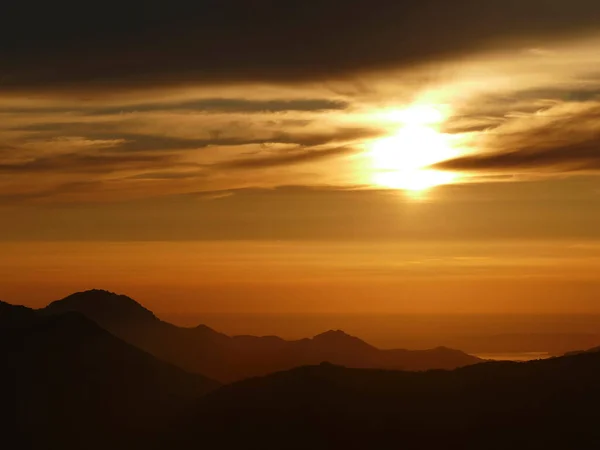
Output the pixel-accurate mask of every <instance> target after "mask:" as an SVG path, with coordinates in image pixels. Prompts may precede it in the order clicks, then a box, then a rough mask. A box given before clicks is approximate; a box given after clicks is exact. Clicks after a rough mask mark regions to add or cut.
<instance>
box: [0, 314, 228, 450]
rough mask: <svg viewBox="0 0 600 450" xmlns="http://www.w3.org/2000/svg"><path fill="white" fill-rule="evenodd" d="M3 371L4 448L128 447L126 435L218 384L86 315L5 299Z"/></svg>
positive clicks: (0, 317)
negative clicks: (43, 311) (53, 312)
mask: <svg viewBox="0 0 600 450" xmlns="http://www.w3.org/2000/svg"><path fill="white" fill-rule="evenodd" d="M11 320H12V321H11ZM0 372H1V373H2V377H1V380H2V387H3V391H4V393H5V394H4V395H3V396H2V406H1V408H2V409H1V410H2V413H3V417H4V415H6V417H7V419H8V420H9V421H8V422H7V421H3V422H2V424H3V425H6V424H7V423H12V426H7V427H6V429H4V430H2V431H3V433H0V442H6V443H7V444H10V445H8V446H2V448H7V449H8V448H11V449H12V448H52V449H53V448H57V449H58V448H82V449H83V448H94V449H96V448H98V449H106V448H116V447H115V446H117V445H119V446H120V447H118V448H131V447H130V446H129V447H128V445H127V443H128V442H129V443H131V442H139V440H140V438H141V437H142V436H145V435H147V434H148V433H150V432H153V431H154V430H155V428H156V427H157V426H163V425H164V424H165V423H166V421H168V420H170V419H171V418H172V417H173V416H174V415H177V414H180V413H181V411H183V410H184V409H185V408H187V407H188V406H189V405H190V403H191V402H192V401H193V400H194V399H197V398H199V397H200V396H201V395H203V394H205V393H206V392H208V391H209V390H211V389H214V388H216V387H217V386H218V383H217V382H215V381H212V380H210V379H208V378H205V377H203V376H201V375H195V374H189V373H186V372H184V371H183V370H181V369H179V368H177V367H175V366H173V365H170V364H167V363H164V362H162V361H160V360H158V359H156V358H155V357H154V356H152V355H150V354H148V353H146V352H144V351H142V350H139V349H137V348H136V347H133V346H132V345H130V344H127V343H125V342H123V341H122V340H120V339H118V338H117V337H115V336H113V335H112V334H110V333H108V332H107V331H105V330H103V329H102V328H100V327H99V326H98V325H97V324H96V323H94V322H93V321H91V320H90V319H88V318H86V317H85V316H83V315H82V314H79V313H66V314H63V315H59V316H52V317H39V315H37V314H36V313H35V311H33V310H27V309H26V308H23V307H13V306H10V305H7V304H0ZM13 440H14V441H16V442H15V443H13V442H11V441H13ZM17 444H19V445H20V446H19V445H17ZM53 445H55V446H53ZM107 446H109V447H107Z"/></svg>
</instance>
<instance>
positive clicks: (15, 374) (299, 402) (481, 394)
mask: <svg viewBox="0 0 600 450" xmlns="http://www.w3.org/2000/svg"><path fill="white" fill-rule="evenodd" d="M90 296H91V301H90ZM102 298H108V300H107V305H111V304H112V305H117V308H115V310H113V311H112V312H111V311H110V310H106V309H103V308H102V306H101V305H102V300H101V299H102ZM111 302H112V303H111ZM123 304H125V305H126V306H125V307H124V308H125V310H126V311H124V313H123V315H122V316H121V320H120V321H115V322H113V326H114V327H115V329H117V330H121V331H123V330H130V329H131V328H130V327H131V326H132V325H133V324H137V325H138V328H135V329H136V333H140V334H139V335H143V334H142V332H145V333H148V334H147V335H149V336H151V337H152V339H156V338H155V337H153V336H154V334H153V332H154V331H155V330H156V329H164V330H168V331H162V333H165V334H164V335H163V336H165V337H167V336H169V335H170V334H167V333H173V334H172V336H184V337H185V339H191V338H190V337H189V336H193V337H194V338H195V339H198V342H200V343H202V344H203V345H204V346H199V349H194V353H193V354H194V355H202V351H203V350H205V351H207V352H208V353H209V357H210V358H214V359H210V358H209V359H206V360H204V361H218V358H219V357H221V356H222V355H224V354H225V355H226V354H227V353H221V351H222V348H223V347H221V344H220V343H221V342H227V343H230V342H242V343H243V344H244V345H245V346H246V347H245V348H253V347H252V346H255V347H258V348H261V351H262V348H263V347H266V348H269V349H270V348H272V347H274V346H280V348H281V349H286V348H292V349H296V348H297V347H295V346H300V347H299V348H301V349H304V350H306V349H308V350H306V351H307V352H308V353H309V354H310V355H311V357H313V356H312V355H314V354H317V355H318V356H319V357H324V356H326V357H331V358H332V359H333V358H335V357H336V356H337V353H336V352H340V354H342V355H344V357H346V358H349V357H350V356H348V355H359V357H360V358H367V356H368V355H371V354H374V353H373V352H374V351H375V352H378V350H377V349H373V347H371V346H370V345H368V344H366V343H365V342H363V341H361V340H360V339H357V338H353V337H350V336H347V335H346V334H344V333H343V332H339V331H337V332H328V333H324V334H322V335H319V336H317V337H315V338H313V339H310V340H303V341H296V342H286V341H283V340H281V339H279V338H274V337H272V338H253V337H238V338H230V337H227V336H224V335H221V334H219V333H216V332H214V331H212V330H210V329H208V328H206V327H198V328H196V329H180V328H177V327H174V326H172V325H170V324H167V323H164V322H161V321H159V320H158V319H156V318H155V317H154V315H153V314H152V313H151V312H150V311H147V310H145V309H143V308H142V309H141V313H140V314H138V313H137V311H139V308H141V306H139V305H137V303H135V302H133V300H131V299H127V298H126V297H118V296H114V295H113V294H108V293H105V292H102V291H93V292H91V293H84V294H76V295H75V296H73V297H69V298H67V299H66V300H65V303H61V302H59V303H55V304H53V305H51V306H49V307H48V308H47V309H45V310H41V311H34V310H31V309H28V308H24V307H16V306H12V305H9V304H6V303H0V385H1V386H2V388H3V389H2V394H1V400H2V401H1V402H0V418H1V419H2V420H0V447H1V448H7V449H11V450H13V449H28V450H29V449H31V450H33V449H40V448H47V449H60V450H80V449H86V450H87V449H92V450H115V449H118V450H125V449H128V450H136V449H144V450H184V449H185V450H187V449H190V448H210V449H219V450H221V449H222V450H229V449H231V450H246V449H261V450H271V449H272V450H276V449H277V450H280V449H285V450H295V449H298V450H299V449H303V450H304V449H307V450H321V449H322V450H338V449H339V450H348V449H371V448H374V449H380V448H381V449H383V448H402V449H410V450H412V449H425V450H428V449H432V450H438V449H461V450H464V449H473V450H475V449H477V450H480V449H483V450H490V449H494V450H495V449H498V450H500V449H502V450H506V449H518V450H520V449H523V450H525V449H527V450H529V449H557V450H558V449H560V450H570V449H583V448H598V447H599V446H600V427H598V424H597V411H598V405H600V383H598V379H600V352H597V351H592V352H583V353H580V354H574V355H569V356H563V357H558V358H552V359H548V360H543V361H533V362H527V363H510V362H502V363H500V362H495V363H481V364H475V365H470V366H467V367H463V368H459V369H455V370H451V371H448V370H431V371H427V372H411V371H405V372H402V371H393V370H379V369H350V368H345V367H340V366H337V365H333V364H330V363H322V364H319V365H311V366H304V367H299V368H294V369H292V370H288V371H282V372H277V373H272V374H270V375H266V376H263V377H254V378H249V379H245V380H243V381H239V382H236V383H233V384H230V385H226V386H221V387H219V384H218V383H217V382H215V381H212V380H211V379H208V378H206V377H204V376H201V375H196V374H191V373H188V372H185V371H183V370H182V369H180V368H178V367H176V366H174V365H171V364H168V363H165V362H162V361H160V360H159V359H157V358H156V357H154V356H152V355H150V354H149V353H146V352H145V351H143V350H140V349H138V348H136V347H134V346H132V345H131V344H128V343H126V342H124V341H123V340H121V339H120V338H118V337H116V336H114V335H113V334H111V333H109V332H108V331H105V330H104V329H103V328H101V327H100V326H99V325H98V324H96V323H95V322H93V321H92V320H90V319H89V318H87V317H85V316H84V315H83V314H82V313H80V312H73V311H72V309H73V308H74V306H77V307H81V308H82V309H85V310H86V311H83V312H85V313H87V314H89V315H91V314H92V313H93V312H94V311H96V312H97V316H98V317H100V318H102V319H103V320H105V321H108V320H112V319H116V318H117V315H118V313H117V309H118V308H120V307H121V305H123ZM67 306H68V307H67ZM63 308H64V310H65V311H66V312H61V309H63ZM149 323H154V324H155V325H153V326H152V327H151V326H149V325H148V324H149ZM118 327H121V328H118ZM173 330H174V331H173ZM136 335H137V334H136ZM197 336H201V337H202V338H201V339H200V338H198V337H197ZM175 339H176V338H173V341H171V343H173V342H180V341H176V340H175ZM177 339H182V341H181V342H183V338H181V337H178V338H177ZM152 342H155V341H154V340H152ZM186 342H188V343H189V342H193V341H191V340H189V341H186ZM227 345H231V344H227ZM288 346H291V347H288ZM313 346H317V348H319V349H321V350H319V352H320V353H316V351H315V350H314V347H313ZM225 348H230V347H225ZM215 349H216V350H215ZM211 351H212V352H213V353H210V352H211ZM440 351H443V352H446V353H447V354H449V355H450V356H453V353H454V352H455V351H452V350H446V349H443V350H434V351H432V353H433V354H434V355H437V354H439V352H440ZM312 352H315V353H312ZM392 353H393V352H392ZM409 353H411V352H409ZM458 353H459V354H460V352H458ZM250 354H251V355H253V354H254V353H250ZM258 354H262V353H261V352H258ZM297 354H298V353H293V355H294V357H296V355H297ZM384 354H385V352H384ZM235 356H236V357H237V356H239V355H238V354H235ZM403 356H405V355H403ZM394 357H395V355H394ZM355 361H356V360H355ZM363 361H367V360H363ZM369 362H370V363H372V360H369ZM228 363H229V364H231V361H228ZM263 367H264V366H263Z"/></svg>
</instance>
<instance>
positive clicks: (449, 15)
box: [0, 0, 600, 313]
mask: <svg viewBox="0 0 600 450" xmlns="http://www.w3.org/2000/svg"><path fill="white" fill-rule="evenodd" d="M213 3H214V2H213ZM259 3H260V2H259ZM259 3H257V4H256V5H255V6H253V8H258V10H260V11H262V13H261V14H259V15H256V19H253V20H254V21H255V22H256V25H257V26H256V27H254V28H253V29H254V30H255V31H253V33H251V34H245V33H246V32H245V31H244V30H246V28H245V25H244V24H246V23H247V20H248V19H247V17H248V15H247V14H246V13H243V11H246V12H247V8H248V4H245V3H244V2H239V4H238V3H236V7H235V8H233V7H232V9H231V10H227V11H225V13H226V14H222V13H223V11H221V9H219V8H221V6H220V5H217V4H216V3H215V4H214V5H213V4H212V3H211V4H210V5H209V4H208V3H206V2H197V4H193V5H192V4H190V5H188V7H189V8H191V10H190V11H187V13H186V14H185V17H183V16H182V17H179V16H178V14H180V13H182V12H177V11H171V15H169V14H166V13H165V14H163V11H162V10H161V11H158V10H156V11H155V10H154V9H152V6H151V5H148V8H149V9H148V10H147V11H145V13H146V15H143V17H145V18H146V19H147V20H150V19H151V18H154V19H156V20H157V23H162V26H161V27H150V28H151V29H149V28H148V27H147V23H146V22H144V21H143V20H142V19H141V18H140V17H142V16H140V17H138V15H134V16H132V17H129V16H127V14H125V13H124V14H125V16H123V17H121V16H114V15H112V14H104V12H102V11H99V12H98V17H97V18H96V17H95V18H90V23H89V24H88V25H89V30H88V29H87V28H86V30H79V31H77V30H75V31H77V32H76V33H75V31H73V30H72V29H71V25H72V24H73V21H72V20H70V19H69V14H66V13H65V14H63V12H61V11H60V10H59V9H57V10H54V9H52V10H51V11H48V12H47V13H48V14H49V15H52V17H54V19H55V21H48V23H53V24H54V25H53V27H52V28H47V24H44V23H39V24H37V25H38V28H34V29H25V28H23V29H22V27H16V28H15V29H11V30H9V31H10V33H9V34H10V37H11V39H12V40H11V42H13V41H14V45H12V46H11V48H4V47H2V46H0V60H3V61H7V64H8V66H10V67H9V69H10V70H8V69H7V70H6V71H4V72H5V73H4V72H3V71H0V73H2V75H0V105H1V106H0V269H1V271H0V298H1V299H3V300H7V301H13V302H23V303H26V304H31V305H41V304H44V303H46V302H48V301H51V300H54V299H56V298H58V297H61V296H64V295H67V294H69V293H71V292H73V291H76V290H83V289H88V288H92V287H95V288H105V289H110V290H113V291H118V292H123V293H127V294H129V295H131V296H133V297H136V298H139V300H141V301H143V302H144V303H145V304H147V305H148V306H150V307H151V308H152V309H155V310H157V311H164V312H185V311H190V312H202V311H206V312H240V311H242V312H262V311H264V312H443V313H452V312H526V311H535V312H540V311H541V312H567V311H579V312H582V311H583V312H585V311H593V312H597V311H598V310H600V306H598V305H597V295H596V294H597V292H598V283H600V277H598V275H597V273H598V271H597V268H598V258H599V257H600V253H599V249H600V246H599V245H600V178H598V170H599V169H600V151H599V149H600V140H599V139H598V132H597V130H598V129H600V128H599V127H600V76H598V73H597V71H596V69H595V67H597V66H598V64H600V53H599V52H598V51H597V49H598V46H599V45H600V33H598V31H597V27H596V25H597V22H595V21H594V20H593V19H594V18H595V17H598V16H600V7H599V6H598V3H597V2H595V1H591V0H577V1H574V2H569V4H567V3H566V2H558V1H554V0H531V1H530V2H527V3H526V4H524V3H522V2H490V3H489V4H488V3H486V6H485V8H484V9H485V11H484V10H483V9H481V10H480V9H479V8H483V6H478V5H474V4H473V2H469V1H463V0H458V1H456V2H453V3H452V8H445V7H443V5H442V6H440V5H441V3H440V4H438V8H430V7H429V6H431V5H429V3H430V2H422V3H423V5H421V4H420V3H421V2H418V3H419V4H417V3H415V4H414V5H412V4H410V5H409V3H407V4H406V5H404V2H383V3H382V4H381V5H379V6H380V7H377V8H375V7H374V6H373V5H370V4H369V5H368V7H366V8H365V5H366V3H365V2H363V1H362V0H360V1H358V0H357V1H356V2H351V4H350V3H349V4H348V5H346V6H345V7H344V8H341V7H340V6H339V4H338V3H336V2H330V1H329V0H323V1H321V2H320V3H319V5H318V8H317V9H318V11H317V10H313V7H315V8H316V6H315V5H312V6H311V4H310V3H311V2H305V4H304V3H303V5H300V4H298V5H296V7H295V8H296V9H297V11H296V13H295V15H294V17H296V15H297V17H302V18H303V19H302V20H303V21H304V22H303V23H304V24H305V25H306V26H305V27H304V26H303V27H299V26H297V23H296V19H295V18H294V17H292V16H290V14H289V11H288V10H287V9H281V5H279V4H278V3H277V2H267V3H268V4H267V3H264V4H263V3H260V4H259ZM433 3H435V2H433ZM433 3H432V4H433ZM513 3H514V4H513ZM517 3H519V4H518V5H517ZM207 5H208V6H207ZM211 5H212V6H211ZM428 5H429V6H428ZM549 5H550V6H552V7H551V8H550V7H549ZM236 11H237V12H236ZM316 11H317V12H318V13H317V12H316ZM357 11H361V12H362V13H364V14H366V13H365V11H367V12H368V14H367V16H366V17H364V20H358V19H357V17H363V14H357V13H356V12H357ZM20 13H23V17H29V12H28V11H26V10H25V9H23V11H21V10H20V9H18V8H17V7H15V11H14V14H15V20H16V19H17V18H18V17H20V16H19V14H20ZM67 13H68V11H67ZM238 13H239V14H238ZM406 17H410V18H411V19H410V21H406V19H405V18H406ZM125 18H127V20H125ZM225 18H226V20H225ZM146 19H144V20H146ZM367 19H368V20H367ZM475 19H476V20H475ZM121 20H125V22H123V23H121V22H120V21H121ZM298 20H300V19H298ZM61 21H66V22H64V23H63V22H61ZM203 21H208V22H206V23H205V22H203ZM15 23H16V22H15ZM253 23H254V22H253ZM333 23H344V24H345V25H344V29H339V30H337V31H336V32H334V30H333V29H330V28H328V27H329V25H328V26H325V25H324V24H333ZM61 24H62V25H61ZM113 25H114V26H113ZM124 25H126V26H125V27H124V28H123V27H122V26H124ZM242 25H244V26H242ZM115 27H116V28H115ZM186 27H187V28H186ZM311 27H312V28H311ZM57 29H58V30H62V32H61V33H63V32H64V33H65V35H64V36H63V34H61V33H58V34H57V35H56V36H54V34H52V33H55V32H56V30H57ZM114 29H120V30H124V31H122V32H121V33H117V34H113V33H114ZM305 29H312V30H314V33H313V34H311V35H310V36H307V35H306V34H305V33H304V31H303V30H305ZM174 30H176V31H177V32H176V33H173V31H174ZM423 30H428V32H427V33H424V32H423ZM1 32H8V31H6V30H2V31H1ZM71 32H73V33H75V34H74V36H77V39H76V40H74V39H73V38H72V37H71V38H68V36H69V33H71ZM163 33H164V34H163ZM273 33H276V34H275V35H277V36H279V39H273V35H274V34H273ZM48 36H54V38H55V40H51V39H48ZM65 36H67V38H68V39H67V41H64V40H63V39H65ZM415 36H419V39H414V37H415ZM0 37H2V36H1V35H0ZM46 41H48V42H51V43H54V44H52V45H50V44H48V45H47V46H46V45H45V44H44V42H46ZM7 42H8V40H7ZM65 42H78V43H80V44H81V45H80V46H78V45H62V44H65ZM32 43H33V44H35V45H33V44H32ZM61 43H62V44H61ZM288 47H289V48H288ZM82 49H85V51H86V54H87V52H91V54H93V55H94V57H93V58H87V57H86V58H83V57H82V54H81V51H82ZM290 49H295V50H293V51H292V50H290ZM298 49H302V51H299V50H298ZM222 55H228V57H223V56H222ZM0 69H1V67H0Z"/></svg>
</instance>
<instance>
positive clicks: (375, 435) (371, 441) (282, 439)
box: [173, 353, 600, 450]
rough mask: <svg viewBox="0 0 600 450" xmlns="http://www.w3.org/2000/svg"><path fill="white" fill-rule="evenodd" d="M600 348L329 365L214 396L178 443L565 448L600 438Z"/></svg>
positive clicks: (184, 426) (180, 432)
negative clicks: (467, 362)
mask: <svg viewBox="0 0 600 450" xmlns="http://www.w3.org/2000/svg"><path fill="white" fill-rule="evenodd" d="M599 378H600V353H594V354H582V355H576V356H570V357H562V358H554V359H549V360H544V361H533V362H527V363H511V362H502V363H483V364H478V365H474V366H469V367H465V368H462V369H456V370H454V371H429V372H396V371H383V370H367V369H347V368H343V367H339V366H334V365H330V364H321V365H319V366H310V367H301V368H297V369H293V370H290V371H287V372H281V373H276V374H271V375H268V376H266V377H262V378H253V379H248V380H244V381H241V382H238V383H234V384H232V385H228V386H224V387H222V388H221V389H219V390H217V391H215V392H213V393H211V394H209V395H208V396H206V397H205V398H204V399H202V400H201V401H200V403H199V404H198V405H197V408H196V410H195V412H194V413H193V414H191V415H190V416H189V417H188V419H187V421H182V422H181V423H180V428H178V429H175V430H173V436H177V440H176V444H174V445H176V446H179V447H181V448H188V447H189V446H193V443H197V442H202V443H203V445H207V446H209V447H210V446H212V445H215V444H217V443H218V446H219V448H225V449H237V448H252V449H255V448H256V449H258V448H261V449H280V448H285V449H288V450H289V449H311V450H320V449H323V450H324V449H328V450H333V449H343V450H347V449H365V448H406V449H477V450H479V449H485V450H489V449H498V450H500V449H508V448H511V449H560V450H566V449H571V448H591V447H596V446H597V445H598V444H599V443H600V429H599V428H598V426H597V414H596V411H597V410H598V405H599V404H600V383H598V379H599Z"/></svg>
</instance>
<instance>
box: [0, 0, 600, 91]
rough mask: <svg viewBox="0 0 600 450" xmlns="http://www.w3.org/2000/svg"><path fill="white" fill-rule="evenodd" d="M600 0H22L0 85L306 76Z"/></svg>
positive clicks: (376, 64) (587, 12)
mask: <svg viewBox="0 0 600 450" xmlns="http://www.w3.org/2000/svg"><path fill="white" fill-rule="evenodd" d="M599 19H600V2H598V1H597V0H571V1H569V2H565V1H564V0H528V1H523V0H503V1H499V0H497V1H485V2H483V1H474V0H453V1H448V0H418V1H417V0H407V1H397V0H348V1H345V2H340V1H338V0H305V1H296V2H289V1H288V2H285V1H281V0H255V1H247V0H194V1H191V0H186V1H182V0H173V1H170V2H166V3H165V2H164V1H160V0H144V1H141V0H130V1H122V0H120V1H116V0H106V1H103V2H96V3H91V4H90V3H89V2H81V1H79V0H77V1H76V0H58V1H54V2H44V1H20V2H17V1H12V2H9V4H8V5H7V6H4V7H3V10H2V15H1V16H0V86H2V87H1V88H0V89H3V90H4V91H5V92H7V93H10V92H14V91H15V90H19V89H26V90H31V89H34V88H41V89H76V88H79V87H82V86H83V85H86V86H92V85H93V86H96V87H105V88H116V87H121V86H128V87H140V86H144V85H146V86H148V85H150V86H152V85H159V84H172V83H187V82H193V83H229V82H232V81H253V80H259V81H285V82H294V81H306V80H316V79H330V78H335V77H339V76H347V75H351V74H356V73H358V72H361V71H366V70H372V69H383V68H388V67H401V66H405V65H410V64H414V63H420V62H430V61H435V60H437V59H440V58H445V57H453V56H456V55H460V54H465V53H467V52H471V51H475V50H479V49H482V48H485V47H490V46H502V45H504V46H506V45H510V44H511V43H515V42H522V41H524V40H525V41H526V42H527V43H530V44H531V45H536V44H539V43H540V42H541V41H543V39H545V38H547V37H551V38H553V39H561V38H563V37H564V36H565V34H568V33H576V32H584V31H589V30H595V29H597V25H598V21H599Z"/></svg>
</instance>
